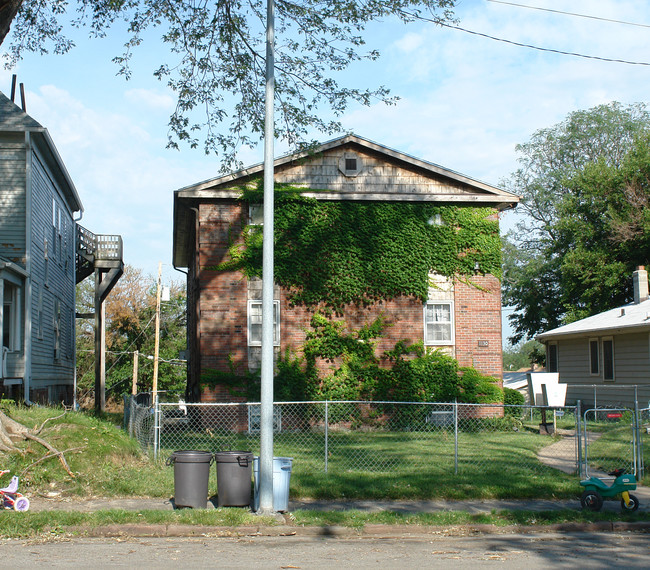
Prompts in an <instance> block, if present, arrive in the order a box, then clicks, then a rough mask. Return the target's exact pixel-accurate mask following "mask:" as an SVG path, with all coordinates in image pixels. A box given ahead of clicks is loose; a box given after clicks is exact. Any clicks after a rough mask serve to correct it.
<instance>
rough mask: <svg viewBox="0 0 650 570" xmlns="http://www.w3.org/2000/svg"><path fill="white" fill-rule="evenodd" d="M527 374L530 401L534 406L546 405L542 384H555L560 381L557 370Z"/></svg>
mask: <svg viewBox="0 0 650 570" xmlns="http://www.w3.org/2000/svg"><path fill="white" fill-rule="evenodd" d="M527 376H528V393H529V394H530V402H531V403H532V404H533V405H535V406H546V405H548V404H546V403H545V402H544V393H543V392H542V384H546V385H547V386H549V385H551V386H557V385H559V383H560V375H559V374H558V373H557V372H530V373H529V374H528V375H527ZM565 386H566V384H565ZM565 395H566V392H565Z"/></svg>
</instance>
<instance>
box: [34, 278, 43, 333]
mask: <svg viewBox="0 0 650 570" xmlns="http://www.w3.org/2000/svg"><path fill="white" fill-rule="evenodd" d="M34 294H35V296H36V298H37V299H38V304H37V306H36V338H38V339H39V340H43V289H42V288H41V287H39V285H38V283H35V284H34Z"/></svg>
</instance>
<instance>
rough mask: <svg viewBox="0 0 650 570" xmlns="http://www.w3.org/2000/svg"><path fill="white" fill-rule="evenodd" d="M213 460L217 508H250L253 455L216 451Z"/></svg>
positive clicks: (246, 452) (249, 453)
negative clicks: (214, 460)
mask: <svg viewBox="0 0 650 570" xmlns="http://www.w3.org/2000/svg"><path fill="white" fill-rule="evenodd" d="M215 459H216V463H217V506H219V507H248V506H250V504H251V479H252V477H251V475H252V471H253V454H252V453H251V452H250V451H218V452H217V453H215Z"/></svg>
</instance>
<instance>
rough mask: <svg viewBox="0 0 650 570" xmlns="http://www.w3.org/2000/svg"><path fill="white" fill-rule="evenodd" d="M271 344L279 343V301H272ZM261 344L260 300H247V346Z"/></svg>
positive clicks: (276, 344) (277, 344)
mask: <svg viewBox="0 0 650 570" xmlns="http://www.w3.org/2000/svg"><path fill="white" fill-rule="evenodd" d="M273 344H274V345H275V346H279V344H280V301H273ZM261 345H262V301H248V346H261Z"/></svg>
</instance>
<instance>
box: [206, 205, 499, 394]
mask: <svg viewBox="0 0 650 570" xmlns="http://www.w3.org/2000/svg"><path fill="white" fill-rule="evenodd" d="M246 215H247V212H246V211H245V210H243V209H242V206H241V204H239V203H237V202H236V201H233V202H231V203H228V204H225V203H219V204H202V205H201V206H200V213H199V220H200V224H199V228H200V229H199V244H200V254H199V256H198V258H199V261H198V262H199V271H198V279H199V287H200V291H199V306H200V322H199V324H198V327H199V331H198V342H199V349H200V358H201V369H202V370H203V371H207V370H222V371H228V370H229V365H230V364H229V363H230V362H232V363H233V364H234V365H235V366H236V367H237V368H239V369H240V371H242V372H243V371H244V370H247V369H248V348H247V306H248V303H247V300H248V299H247V297H248V294H247V292H248V288H247V281H246V278H245V277H243V276H242V275H240V274H238V273H233V272H224V271H215V270H213V269H209V267H210V266H215V265H217V264H219V263H221V262H222V261H223V260H224V259H225V258H226V255H227V253H228V249H229V247H230V246H231V245H232V244H231V243H230V241H229V240H230V238H231V236H232V235H239V234H240V233H241V224H242V220H245V219H246ZM471 282H472V283H473V284H474V285H475V286H472V285H468V284H466V283H462V282H459V281H457V282H456V284H455V300H454V308H455V323H456V331H455V334H456V346H455V357H456V358H457V359H458V361H459V363H460V365H461V366H473V367H474V368H476V369H477V370H479V371H481V372H483V373H485V374H489V375H491V376H495V377H497V378H499V379H501V377H502V360H501V359H502V355H501V292H500V283H499V281H498V279H497V278H495V277H493V276H490V275H488V276H475V277H472V278H471ZM313 311H314V309H313V308H305V307H291V306H290V305H289V302H288V300H287V293H286V292H285V291H282V292H281V296H280V334H281V351H282V352H284V350H285V349H286V348H288V347H291V348H292V349H294V350H297V351H299V349H300V347H301V345H302V344H303V342H304V340H305V330H306V329H308V328H309V322H310V320H311V316H312V314H313ZM380 314H383V316H384V318H385V319H386V323H387V324H388V325H390V326H388V327H387V328H386V330H385V336H384V337H383V338H382V339H380V340H379V341H378V343H377V354H381V353H383V352H384V351H385V350H389V349H392V348H393V347H394V346H395V343H396V342H397V341H399V340H407V342H409V343H412V342H416V341H421V340H423V335H424V332H423V326H424V322H423V321H424V315H423V306H422V302H421V301H419V300H417V299H412V298H406V297H400V298H398V299H394V300H391V301H384V302H380V303H377V304H376V305H373V306H371V307H356V306H353V307H348V309H347V310H346V313H345V316H344V317H341V320H344V321H345V322H346V323H347V325H348V326H349V327H350V328H351V329H353V330H356V329H358V328H360V327H361V326H363V325H364V324H368V323H371V322H372V321H373V320H374V319H375V318H377V317H378V316H379V315H380ZM201 398H202V400H203V401H225V400H228V401H234V400H239V399H238V398H233V397H232V396H231V395H230V394H229V393H228V391H227V390H225V389H220V388H217V389H215V390H210V391H207V392H206V391H205V390H204V391H203V393H202V396H201Z"/></svg>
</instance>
